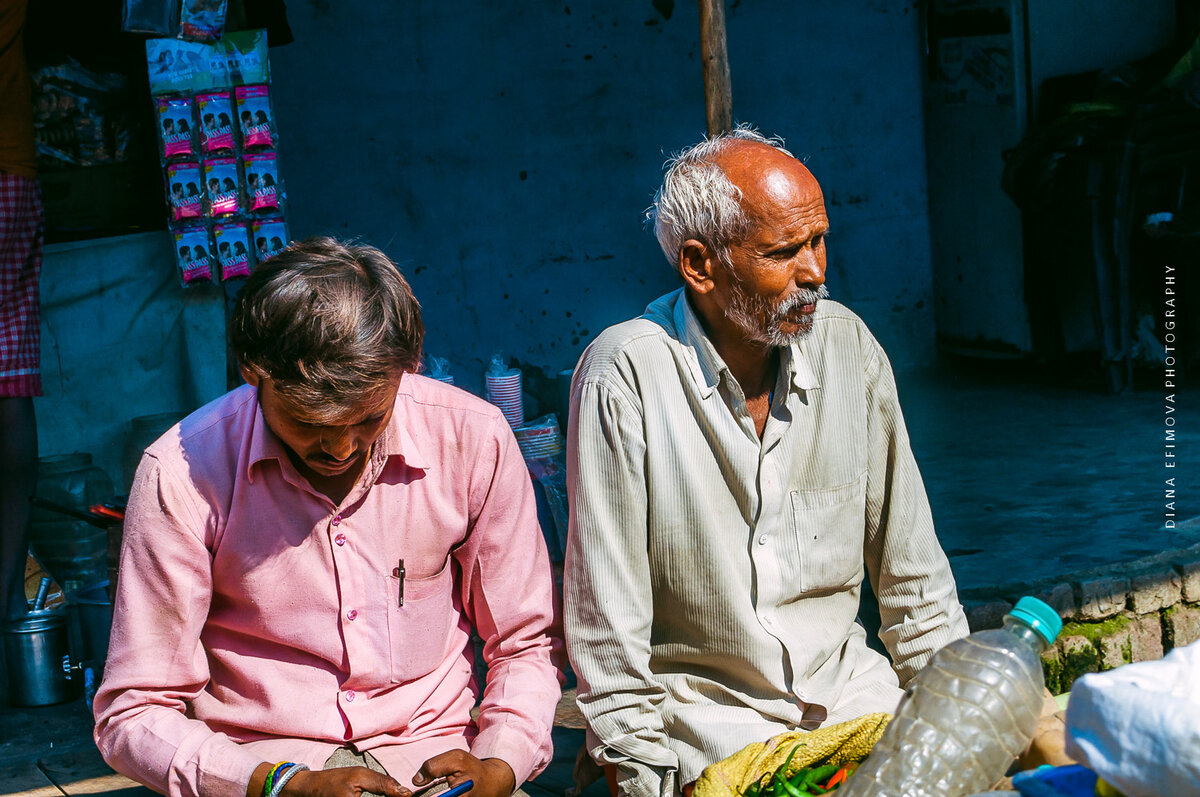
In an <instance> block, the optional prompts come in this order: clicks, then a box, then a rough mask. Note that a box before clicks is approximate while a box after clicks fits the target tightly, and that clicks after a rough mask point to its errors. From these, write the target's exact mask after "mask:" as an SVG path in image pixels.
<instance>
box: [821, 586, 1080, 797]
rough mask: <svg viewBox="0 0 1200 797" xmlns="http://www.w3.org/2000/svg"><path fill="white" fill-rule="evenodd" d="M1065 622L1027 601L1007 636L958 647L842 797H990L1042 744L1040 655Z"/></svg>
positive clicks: (986, 635)
mask: <svg viewBox="0 0 1200 797" xmlns="http://www.w3.org/2000/svg"><path fill="white" fill-rule="evenodd" d="M1061 630H1062V620H1060V619H1059V617H1058V614H1057V613H1056V612H1055V611H1054V610H1053V609H1051V608H1050V607H1049V606H1047V605H1046V604H1045V603H1043V602H1042V601H1040V600H1038V599H1037V598H1029V597H1026V598H1021V600H1019V601H1017V605H1016V606H1014V607H1013V609H1012V611H1011V612H1009V613H1008V614H1006V615H1005V616H1004V626H1003V627H1002V628H999V629H991V630H988V631H977V632H976V633H974V634H971V635H970V636H968V637H966V638H964V639H959V640H957V641H955V642H951V643H950V644H949V645H947V646H946V647H944V648H942V649H941V650H939V651H938V652H937V653H935V654H934V655H933V658H932V659H930V661H929V664H928V665H926V667H925V668H924V669H923V670H921V671H920V672H919V673H917V675H916V676H915V677H914V678H913V679H912V681H910V682H909V684H908V688H907V690H905V694H904V697H903V699H901V701H900V706H899V708H897V709H896V716H895V718H894V719H893V720H892V722H891V724H890V725H888V728H887V730H886V731H885V732H884V734H883V738H882V739H880V740H879V742H877V743H876V745H875V747H874V749H873V750H872V751H871V754H870V756H868V757H867V760H866V761H864V762H863V764H862V766H860V767H859V768H858V771H857V772H855V773H854V775H852V776H851V777H850V778H849V779H848V780H847V781H846V784H845V786H844V787H843V788H841V789H839V790H838V791H839V793H841V795H842V797H881V796H882V795H887V797H926V796H927V795H928V797H933V795H937V797H964V795H970V794H976V793H977V792H981V791H985V790H987V789H988V788H989V787H991V786H992V785H993V784H995V783H996V781H998V780H1000V778H1002V777H1004V773H1005V772H1006V771H1007V770H1008V767H1009V765H1010V764H1011V763H1012V761H1013V758H1015V757H1016V756H1017V755H1019V754H1020V753H1021V752H1022V751H1023V750H1024V749H1025V747H1026V746H1027V745H1028V744H1029V742H1030V740H1031V739H1032V738H1033V733H1034V730H1035V729H1036V727H1037V721H1038V718H1039V717H1040V716H1041V709H1042V698H1043V689H1044V687H1045V680H1044V677H1043V675H1042V662H1041V654H1042V653H1043V652H1044V651H1045V650H1046V649H1047V648H1049V647H1050V645H1051V644H1053V642H1054V639H1055V637H1057V636H1058V632H1059V631H1061Z"/></svg>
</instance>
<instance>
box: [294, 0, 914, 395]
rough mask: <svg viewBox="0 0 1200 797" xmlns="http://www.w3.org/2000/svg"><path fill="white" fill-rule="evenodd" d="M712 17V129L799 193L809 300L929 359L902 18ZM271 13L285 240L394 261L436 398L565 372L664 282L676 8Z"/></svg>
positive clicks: (334, 7)
mask: <svg viewBox="0 0 1200 797" xmlns="http://www.w3.org/2000/svg"><path fill="white" fill-rule="evenodd" d="M728 5H729V10H728V12H727V13H728V17H727V23H728V33H729V50H730V62H731V71H732V75H733V107H734V115H735V118H737V119H739V120H744V121H749V122H753V123H755V124H757V125H758V126H760V127H761V128H762V129H763V130H764V131H765V132H769V133H778V134H780V135H783V136H784V137H785V138H786V139H787V142H788V145H789V147H790V148H791V149H792V150H793V151H794V152H796V153H797V154H800V155H807V162H808V164H809V167H810V168H811V169H812V171H813V172H814V173H815V174H816V176H817V177H818V179H819V180H820V181H821V182H822V184H823V186H824V188H825V193H826V201H827V204H828V209H829V214H830V218H831V222H832V226H833V235H832V237H831V240H830V269H829V287H830V290H831V291H832V292H833V295H834V296H835V297H837V298H839V299H841V300H843V301H845V302H847V303H848V304H849V305H850V306H851V307H853V308H854V309H855V310H857V311H858V312H859V313H860V314H861V315H862V316H864V317H865V318H866V320H867V322H868V323H869V324H870V325H871V326H872V328H873V329H874V331H875V333H876V335H877V336H878V337H879V338H880V339H881V341H882V342H883V344H884V345H885V346H886V347H887V348H888V351H889V353H890V354H891V356H892V359H893V360H894V362H895V363H896V364H897V365H898V366H901V367H903V366H905V365H913V364H918V363H922V362H926V361H928V360H930V359H931V358H932V357H933V321H932V314H931V304H932V303H931V300H930V297H931V284H930V283H931V274H930V254H929V234H928V213H927V209H926V185H925V157H924V144H923V128H922V104H921V83H920V71H919V69H920V61H919V54H918V42H919V36H918V24H917V13H916V9H915V4H913V3H907V4H896V3H886V2H882V1H872V0H851V1H850V2H835V0H818V1H816V2H805V3H795V2H789V1H787V0H774V1H773V2H768V1H765V0H764V1H762V2H753V3H750V2H738V1H737V0H734V2H731V3H729V4H728ZM614 6H616V7H615V8H614ZM668 11H669V12H670V15H669V18H668V16H667V14H666V12H668ZM288 12H289V20H290V22H291V24H292V28H293V30H294V32H295V35H296V42H295V43H293V44H290V45H288V46H286V47H281V48H276V49H274V50H272V54H271V57H272V64H273V75H274V78H273V79H274V88H275V101H276V104H277V108H278V115H279V119H280V126H281V139H282V140H281V158H282V167H283V172H284V177H285V179H286V182H287V189H288V192H289V196H290V199H291V218H292V221H293V236H296V237H299V236H303V235H309V234H313V233H319V232H320V233H331V234H335V235H354V236H360V237H361V238H363V239H364V240H366V241H367V242H370V243H373V244H376V245H378V246H380V247H382V248H383V249H384V250H385V251H386V252H388V254H389V255H391V256H392V257H393V258H395V259H396V260H398V261H399V262H400V263H401V264H402V267H403V268H404V271H405V273H406V274H407V275H408V276H409V278H410V280H411V281H412V283H413V287H414V289H415V291H416V293H417V296H418V297H419V298H420V299H421V301H422V303H423V306H424V308H425V314H426V322H427V325H428V327H429V335H428V340H427V349H428V350H429V351H430V352H431V353H434V354H438V355H441V356H445V357H449V358H450V359H451V361H452V362H453V364H454V367H455V370H456V372H457V373H458V375H459V380H460V383H465V384H466V385H467V386H468V387H477V385H478V379H479V376H478V374H479V371H480V369H481V368H482V365H483V364H484V363H485V361H486V360H487V359H488V357H489V356H490V355H491V354H492V353H493V352H494V351H495V350H497V349H503V350H504V351H505V352H506V353H507V354H509V355H510V356H513V357H516V358H519V359H520V360H522V361H524V362H526V363H529V364H532V365H535V366H538V367H541V368H544V369H546V370H547V371H548V372H550V373H553V372H556V371H558V370H560V369H564V368H570V367H571V366H573V365H574V363H575V360H576V359H577V357H578V355H579V354H580V352H581V351H582V349H583V347H584V346H585V345H586V344H587V342H588V341H589V340H590V339H591V338H592V337H594V336H595V335H596V334H597V333H598V332H599V331H600V330H601V329H603V328H604V327H605V326H608V325H610V324H613V323H615V322H618V321H621V320H623V319H625V318H629V317H631V316H634V315H637V314H638V313H640V312H641V310H642V308H643V307H645V305H646V304H647V303H648V302H649V301H650V300H652V299H653V298H655V297H656V296H658V295H660V294H662V293H664V292H666V291H668V290H671V289H673V288H674V287H675V286H676V281H675V276H674V273H673V272H672V271H671V270H670V269H669V267H668V266H667V265H666V262H665V260H664V259H663V257H662V255H661V253H660V252H659V251H658V247H657V244H656V243H655V241H654V238H653V236H652V235H651V234H649V233H648V232H646V231H645V230H644V229H643V227H642V222H641V211H642V210H643V209H644V208H645V207H646V206H647V204H649V201H650V197H651V195H652V193H653V191H654V189H655V188H656V187H657V185H658V181H659V178H660V175H661V166H662V162H663V160H664V157H665V155H666V153H668V152H670V151H672V150H676V149H678V148H680V147H682V146H685V145H687V144H688V143H691V142H693V141H695V140H697V139H698V137H699V136H700V135H701V134H702V133H703V131H704V99H703V89H702V82H701V72H700V62H699V60H700V59H699V45H698V28H699V24H698V21H697V10H696V4H695V3H694V2H692V0H680V1H679V2H676V3H674V4H673V6H672V3H670V2H669V0H656V2H654V3H651V2H650V0H645V2H637V3H631V2H627V3H618V4H612V3H602V2H598V0H564V1H563V2H558V3H553V4H552V3H512V4H485V3H470V2H462V0H458V1H455V0H438V1H436V2H431V1H430V0H419V1H414V2H405V3H334V2H330V0H306V1H305V2H293V3H290V4H289V6H288Z"/></svg>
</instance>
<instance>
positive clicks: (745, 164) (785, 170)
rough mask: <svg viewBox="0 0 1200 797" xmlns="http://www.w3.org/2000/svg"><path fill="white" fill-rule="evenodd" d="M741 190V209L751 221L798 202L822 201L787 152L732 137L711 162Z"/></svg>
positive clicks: (813, 180)
mask: <svg viewBox="0 0 1200 797" xmlns="http://www.w3.org/2000/svg"><path fill="white" fill-rule="evenodd" d="M713 162H714V163H715V164H716V165H717V166H718V167H719V168H720V169H721V171H722V172H724V174H725V177H726V178H727V179H728V180H729V182H731V183H733V185H734V187H736V188H737V189H738V191H739V192H740V193H741V206H742V210H743V211H745V213H746V214H747V215H748V216H750V218H751V220H752V221H758V220H760V219H762V218H764V217H768V216H771V215H773V214H777V213H780V212H786V210H787V209H789V208H793V207H795V206H796V204H797V203H798V202H799V203H800V204H802V205H804V206H811V205H812V204H813V202H814V200H815V201H819V202H821V203H822V204H824V197H823V196H822V194H821V186H820V184H819V183H818V182H817V178H815V177H813V175H812V172H810V171H809V170H808V169H807V168H806V167H805V166H804V164H803V163H801V162H800V161H798V160H796V159H795V158H794V157H792V155H791V154H790V153H786V152H781V151H780V150H779V149H777V148H775V147H773V146H770V145H769V144H764V143H762V142H759V141H745V140H734V141H730V142H729V143H728V144H727V145H726V146H725V148H724V149H723V150H722V151H721V152H719V153H718V154H717V156H716V157H715V158H714V161H713Z"/></svg>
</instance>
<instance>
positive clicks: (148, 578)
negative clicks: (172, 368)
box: [95, 374, 562, 797]
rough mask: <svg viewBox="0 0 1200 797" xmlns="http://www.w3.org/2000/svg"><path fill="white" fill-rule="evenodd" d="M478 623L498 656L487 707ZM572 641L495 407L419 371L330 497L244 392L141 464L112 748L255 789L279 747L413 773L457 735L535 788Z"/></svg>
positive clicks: (155, 784) (128, 547) (151, 776)
mask: <svg viewBox="0 0 1200 797" xmlns="http://www.w3.org/2000/svg"><path fill="white" fill-rule="evenodd" d="M401 559H403V560H404V570H405V575H404V578H403V582H404V583H403V590H404V603H403V606H401V605H400V600H399V593H400V588H401V584H400V578H399V577H397V574H396V568H397V566H398V563H399V561H400V560H401ZM472 626H473V627H474V628H475V629H476V630H477V632H478V634H479V636H480V637H481V638H482V639H483V640H484V649H483V655H484V659H485V660H486V661H487V663H488V677H487V687H486V690H485V691H484V694H483V701H482V703H481V704H480V710H479V714H478V718H477V719H476V720H474V721H472V719H471V716H470V712H471V709H472V707H473V706H474V705H475V702H476V699H477V696H478V694H477V693H478V686H477V682H476V679H475V677H474V671H473V653H472V646H471V644H470V633H471V628H472ZM561 648H562V645H561V637H560V631H559V621H558V614H557V611H556V609H555V599H554V590H553V582H552V578H551V574H550V565H549V561H548V558H547V555H546V549H545V545H544V543H543V540H542V536H541V533H540V531H539V529H538V524H537V517H536V510H535V506H534V499H533V493H532V489H531V486H530V481H529V475H528V472H527V471H526V469H525V466H524V462H523V461H522V459H521V455H520V453H519V451H518V449H517V446H516V441H515V440H514V439H513V435H512V432H511V431H510V429H509V427H508V424H507V422H506V421H505V420H504V417H503V416H502V415H501V414H500V411H499V410H497V409H496V408H494V407H493V406H491V405H490V404H487V403H486V402H483V401H482V400H480V399H477V398H475V397H474V396H471V395H470V394H468V393H465V392H463V391H461V390H458V389H455V388H452V387H449V386H446V385H443V384H441V383H440V382H436V381H434V380H431V379H426V378H424V377H421V376H416V375H412V374H406V375H405V376H404V378H403V380H402V381H401V384H400V389H399V392H398V394H397V398H396V409H395V413H394V415H393V416H392V419H391V421H390V422H389V424H388V426H387V428H386V430H385V431H384V433H383V435H382V436H381V437H380V438H379V440H378V441H376V443H375V445H374V447H373V449H372V453H371V457H370V460H369V464H368V465H367V467H366V469H365V471H364V473H363V476H362V478H361V479H360V481H359V482H358V484H357V485H356V486H355V487H354V489H353V490H352V491H351V492H350V494H349V495H347V497H346V499H345V500H344V501H342V503H341V504H340V505H338V506H335V505H334V504H333V502H332V501H330V499H329V498H327V497H326V496H325V495H323V494H321V493H319V492H317V491H315V490H313V488H312V487H310V486H309V485H308V483H307V481H305V479H304V478H303V477H301V476H300V474H299V473H298V472H297V471H296V469H295V468H294V467H293V466H292V464H291V462H290V461H289V459H288V457H287V454H286V452H285V450H284V449H283V447H282V444H281V443H280V442H279V440H278V439H277V438H276V437H275V436H274V435H273V434H272V433H271V432H270V430H269V429H267V427H266V425H265V424H264V423H263V417H262V413H261V412H260V410H259V407H258V401H257V399H256V393H255V390H254V388H252V387H249V386H244V387H241V388H238V389H237V390H234V391H232V392H231V393H228V394H227V395H225V396H223V397H222V398H220V399H217V400H216V401H214V402H212V403H211V404H209V405H207V406H206V407H203V408H202V409H200V410H198V411H197V412H195V413H193V414H192V415H190V416H189V417H188V418H186V419H184V420H183V421H182V422H181V423H180V424H179V425H178V426H176V427H175V428H173V429H172V430H171V431H169V432H168V433H167V434H166V435H164V436H163V437H162V438H161V439H159V440H158V441H157V442H156V443H154V444H153V445H152V446H150V447H149V448H148V449H147V450H146V455H145V457H144V458H143V460H142V463H141V466H140V467H139V468H138V474H137V478H136V479H135V482H134V486H133V491H132V494H131V495H130V500H129V508H128V513H127V516H126V520H125V540H124V546H123V548H122V551H121V575H120V579H119V581H118V585H117V598H116V613H115V618H114V621H113V631H112V640H111V644H110V647H109V655H108V662H107V665H106V668H105V676H104V683H103V684H102V686H101V688H100V691H99V694H97V696H96V702H95V711H96V743H97V745H98V746H99V748H100V751H101V753H102V754H103V755H104V758H105V760H106V761H108V763H109V764H110V765H111V766H112V767H113V768H114V769H116V770H118V771H119V772H122V773H124V774H126V775H128V776H130V777H132V778H134V779H136V780H138V781H140V782H142V783H145V784H146V785H147V786H149V787H151V788H153V789H156V790H158V791H161V792H164V793H168V794H171V795H177V794H178V795H198V794H204V795H205V797H218V796H219V795H232V796H233V797H242V795H244V794H245V791H246V786H247V784H248V783H249V780H250V775H251V773H252V772H253V770H254V769H255V767H257V766H258V765H259V764H261V763H262V762H263V761H280V760H287V761H297V762H302V763H305V764H307V765H308V766H310V767H312V768H314V769H319V768H320V767H321V766H322V765H323V764H324V762H325V760H326V758H328V757H329V755H330V754H331V753H332V752H333V750H334V749H336V748H337V747H339V746H346V745H352V746H353V747H355V748H357V749H358V750H369V751H370V752H371V753H372V754H373V755H374V756H375V757H376V758H378V759H379V761H380V763H382V764H383V766H384V767H385V768H387V770H388V771H389V772H390V773H391V774H392V775H393V776H394V777H395V778H396V779H397V780H399V781H400V782H401V783H405V784H406V785H409V784H411V780H410V779H411V777H412V775H413V774H415V773H416V770H417V768H418V767H419V766H420V765H421V763H422V762H424V761H425V760H426V759H427V758H429V757H430V756H433V755H436V754H438V753H441V752H445V751H447V750H451V749H456V748H457V749H464V750H470V752H471V753H473V754H474V755H475V756H477V757H479V758H500V759H502V760H504V761H505V762H507V763H508V764H509V765H510V766H511V767H512V769H513V773H514V774H515V775H516V779H517V783H518V784H520V783H521V782H522V781H524V780H525V779H527V778H528V777H530V776H531V775H536V774H537V773H538V772H540V771H541V770H542V769H543V768H544V767H545V765H546V764H547V763H548V761H549V760H550V756H551V747H550V730H551V727H552V724H553V717H554V707H555V704H556V702H557V700H558V698H559V695H560V692H559V689H560V682H559V674H558V669H557V666H556V663H557V662H558V661H559V660H560V655H561Z"/></svg>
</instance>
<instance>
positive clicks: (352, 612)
mask: <svg viewBox="0 0 1200 797" xmlns="http://www.w3.org/2000/svg"><path fill="white" fill-rule="evenodd" d="M355 617H358V609H351V610H350V611H348V612H346V619H347V620H353V619H354V618H355Z"/></svg>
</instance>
